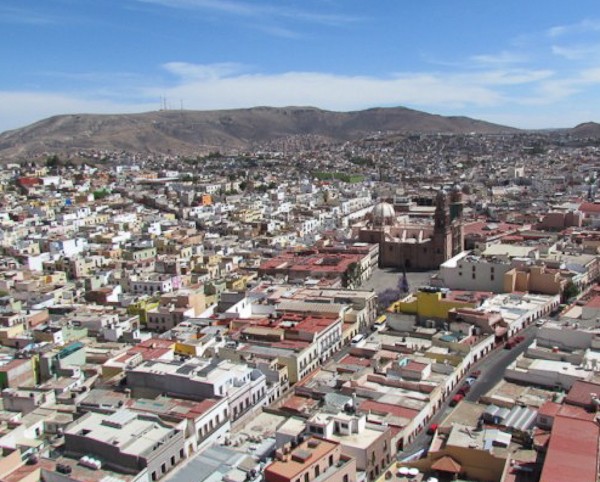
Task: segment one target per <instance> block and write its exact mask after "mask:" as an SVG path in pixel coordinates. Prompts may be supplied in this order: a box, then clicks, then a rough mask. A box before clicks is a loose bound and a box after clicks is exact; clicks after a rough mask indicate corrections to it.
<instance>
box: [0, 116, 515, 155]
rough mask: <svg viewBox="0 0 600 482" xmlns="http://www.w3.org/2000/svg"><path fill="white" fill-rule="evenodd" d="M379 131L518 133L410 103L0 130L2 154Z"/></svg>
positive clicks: (247, 142)
mask: <svg viewBox="0 0 600 482" xmlns="http://www.w3.org/2000/svg"><path fill="white" fill-rule="evenodd" d="M377 132H402V133H418V134H429V133H449V134H464V133H470V132H475V133H514V132H519V131H518V130H517V129H514V128H510V127H505V126H500V125H496V124H491V123H488V122H484V121H479V120H475V119H470V118H468V117H444V116H439V115H433V114H427V113H425V112H420V111H416V110H411V109H407V108H403V107H393V108H375V109H368V110H363V111H357V112H331V111H325V110H321V109H317V108H313V107H284V108H272V107H254V108H251V109H237V110H221V111H187V110H182V111H159V112H148V113H143V114H119V115H95V114H80V115H60V116H55V117H50V118H48V119H45V120H42V121H39V122H36V123H35V124H31V125H29V126H27V127H23V128H20V129H15V130H12V131H7V132H4V133H2V134H0V159H2V158H4V159H16V158H26V157H28V156H34V155H39V154H43V153H66V152H77V151H80V150H91V149H101V150H110V151H120V150H124V151H130V152H140V153H165V154H166V153H173V154H185V155H190V154H198V153H207V152H210V151H215V150H220V151H223V152H227V151H231V150H235V149H249V148H256V147H258V146H260V145H264V144H265V143H271V142H273V141H277V140H283V139H287V138H290V139H292V140H293V139H294V138H297V139H298V140H299V142H301V141H302V139H303V138H309V139H311V138H314V142H318V143H320V144H322V143H324V142H343V141H350V140H356V139H361V138H363V137H366V136H369V135H372V134H374V133H377Z"/></svg>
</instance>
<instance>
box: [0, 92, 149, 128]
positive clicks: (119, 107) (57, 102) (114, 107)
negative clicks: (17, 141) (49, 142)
mask: <svg viewBox="0 0 600 482" xmlns="http://www.w3.org/2000/svg"><path fill="white" fill-rule="evenodd" d="M0 105H2V113H1V114H0V132H2V131H4V130H8V129H14V128H17V127H21V126H25V125H27V124H30V123H32V122H36V121H38V120H41V119H44V118H46V117H50V116H53V115H59V114H76V113H78V114H84V113H98V114H119V113H129V112H144V111H149V110H156V109H157V108H158V107H159V103H158V101H157V102H155V103H151V102H149V103H139V104H127V103H125V102H115V101H106V100H93V99H86V98H84V97H79V96H75V95H71V94H68V93H46V92H25V91H21V92H11V91H0Z"/></svg>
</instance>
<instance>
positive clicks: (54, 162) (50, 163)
mask: <svg viewBox="0 0 600 482" xmlns="http://www.w3.org/2000/svg"><path fill="white" fill-rule="evenodd" d="M61 165H62V161H61V160H60V158H59V157H58V156H57V155H56V154H53V155H51V156H48V157H47V158H46V167H48V168H50V169H54V168H57V167H59V166H61Z"/></svg>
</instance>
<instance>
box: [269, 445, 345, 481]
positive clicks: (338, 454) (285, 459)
mask: <svg viewBox="0 0 600 482" xmlns="http://www.w3.org/2000/svg"><path fill="white" fill-rule="evenodd" d="M276 458H277V460H275V461H274V462H272V463H271V464H269V465H268V466H267V467H265V472H264V473H265V481H266V482H312V481H313V480H316V479H319V482H355V481H356V462H355V460H354V459H353V458H352V457H346V456H344V455H342V447H341V445H340V444H339V443H337V442H333V441H331V440H325V439H322V438H317V437H311V438H309V439H308V440H306V441H304V442H303V443H301V444H300V445H299V446H298V447H296V448H295V449H293V450H290V449H288V448H287V447H284V448H283V449H279V450H278V451H277V453H276Z"/></svg>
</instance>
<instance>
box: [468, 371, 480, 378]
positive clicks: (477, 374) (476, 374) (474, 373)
mask: <svg viewBox="0 0 600 482" xmlns="http://www.w3.org/2000/svg"><path fill="white" fill-rule="evenodd" d="M469 376H470V377H471V378H475V379H476V380H477V379H478V378H479V377H480V376H481V370H474V371H472V372H471V375H469Z"/></svg>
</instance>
